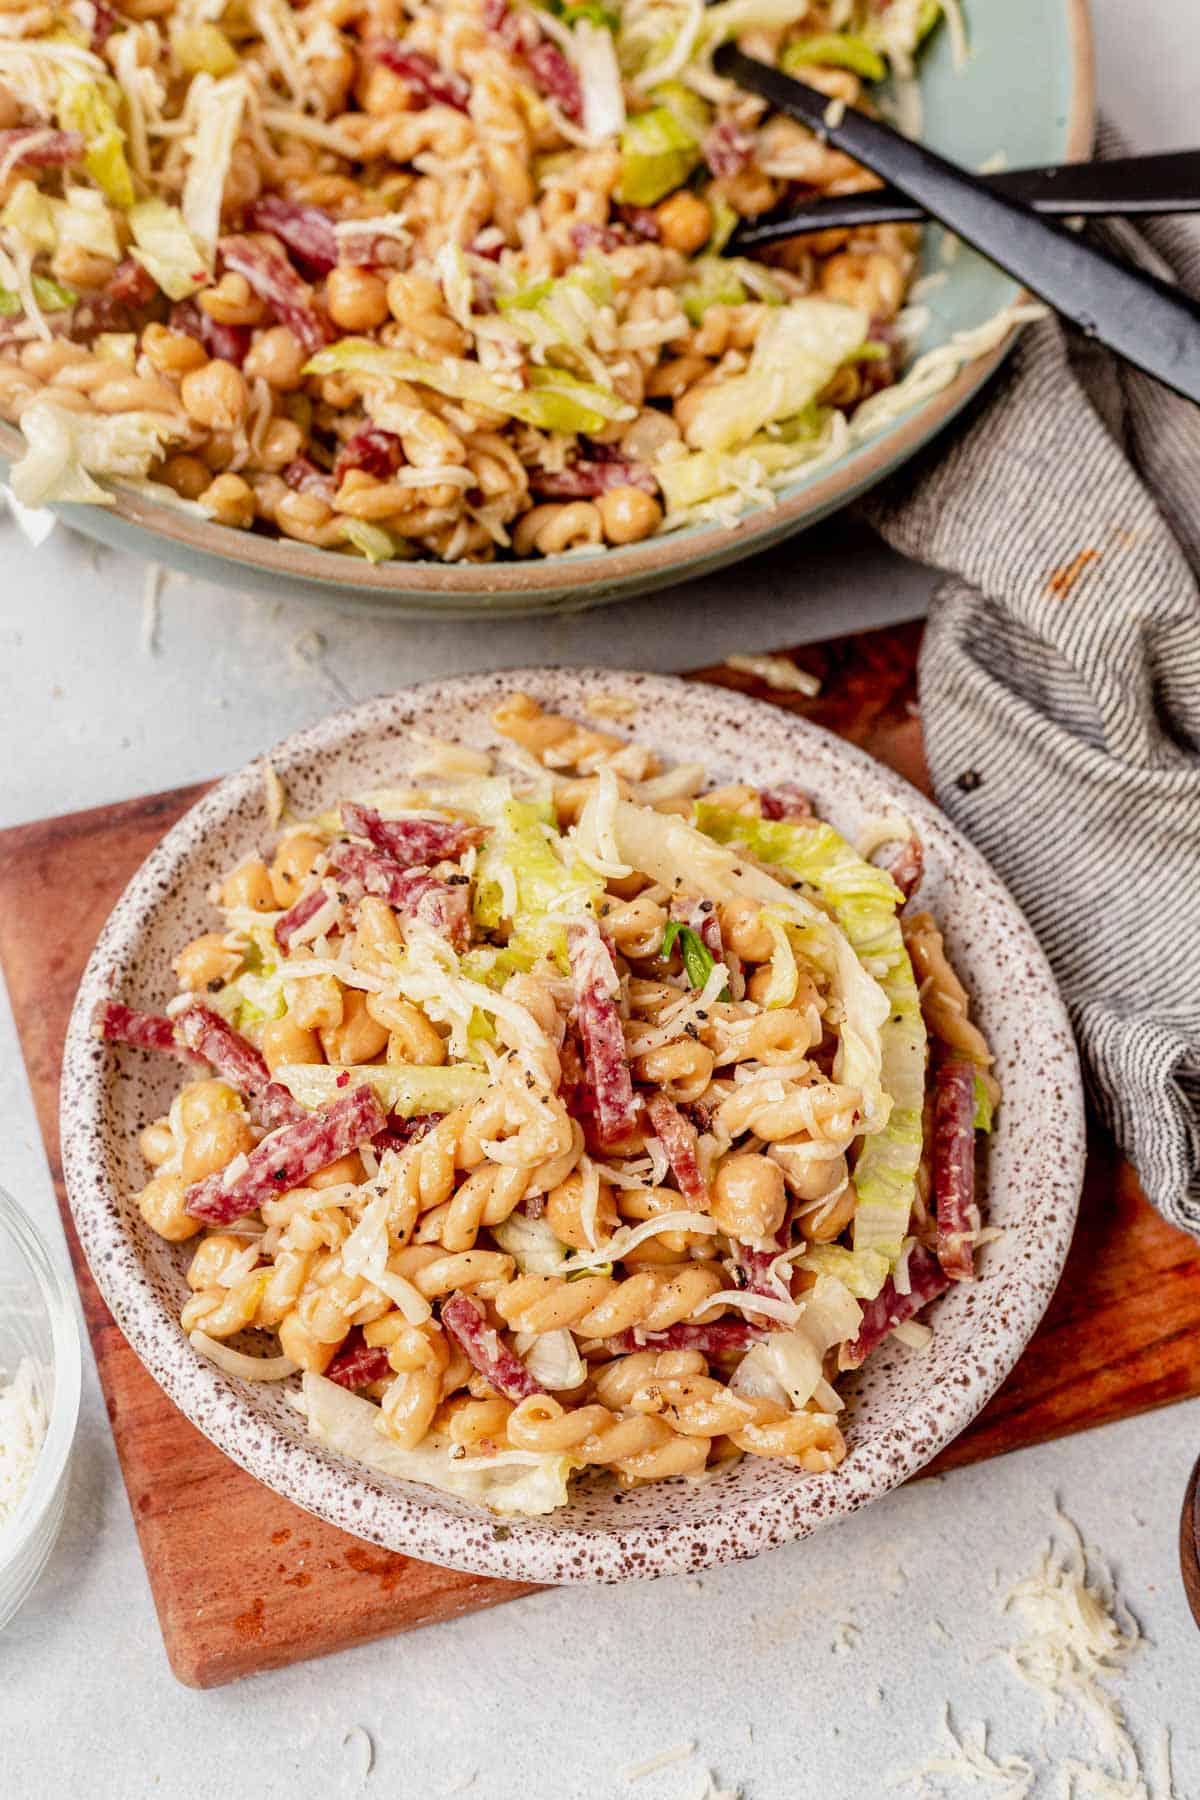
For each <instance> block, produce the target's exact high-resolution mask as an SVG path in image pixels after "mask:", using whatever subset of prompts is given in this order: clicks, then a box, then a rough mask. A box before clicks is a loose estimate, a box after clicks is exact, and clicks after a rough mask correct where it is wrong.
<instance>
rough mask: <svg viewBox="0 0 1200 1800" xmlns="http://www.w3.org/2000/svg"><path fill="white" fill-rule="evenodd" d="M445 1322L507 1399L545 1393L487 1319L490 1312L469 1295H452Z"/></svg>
mask: <svg viewBox="0 0 1200 1800" xmlns="http://www.w3.org/2000/svg"><path fill="white" fill-rule="evenodd" d="M442 1324H443V1325H444V1326H445V1328H446V1330H447V1331H448V1332H449V1333H450V1335H451V1337H453V1338H455V1339H456V1340H457V1341H458V1343H460V1344H461V1345H462V1347H463V1350H464V1351H465V1352H466V1355H467V1357H468V1359H469V1361H470V1362H471V1363H473V1364H474V1366H475V1368H477V1369H478V1370H479V1372H480V1374H481V1375H484V1376H486V1377H487V1379H488V1381H490V1382H491V1384H492V1386H493V1387H494V1388H495V1390H496V1392H497V1393H498V1394H503V1395H504V1397H505V1398H506V1399H507V1400H527V1399H528V1398H529V1396H530V1394H544V1393H545V1391H546V1390H545V1388H543V1387H541V1386H540V1385H539V1384H538V1383H537V1382H536V1381H535V1380H534V1378H533V1376H532V1375H531V1374H530V1373H529V1370H528V1369H527V1368H526V1367H525V1364H524V1363H523V1362H522V1361H521V1359H520V1357H519V1356H515V1355H514V1354H513V1352H512V1351H511V1350H510V1349H509V1347H508V1345H507V1344H506V1343H505V1342H504V1339H503V1338H502V1337H501V1336H500V1333H499V1332H498V1331H496V1330H495V1329H494V1327H493V1326H491V1325H489V1324H488V1322H487V1314H486V1313H485V1312H484V1310H483V1308H482V1307H481V1306H480V1304H479V1302H478V1301H477V1300H474V1299H473V1298H472V1297H471V1295H470V1294H464V1293H461V1292H459V1293H457V1294H452V1295H451V1297H450V1299H449V1300H447V1301H446V1302H445V1304H444V1305H443V1307H442Z"/></svg>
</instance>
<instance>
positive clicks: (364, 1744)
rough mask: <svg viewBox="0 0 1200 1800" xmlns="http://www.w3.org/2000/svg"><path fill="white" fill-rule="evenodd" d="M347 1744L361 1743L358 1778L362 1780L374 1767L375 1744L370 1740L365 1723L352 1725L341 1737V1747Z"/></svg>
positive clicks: (343, 1747) (364, 1779)
mask: <svg viewBox="0 0 1200 1800" xmlns="http://www.w3.org/2000/svg"><path fill="white" fill-rule="evenodd" d="M347 1744H355V1745H361V1751H360V1762H359V1768H358V1779H359V1781H360V1782H364V1781H366V1779H367V1776H368V1775H369V1774H370V1773H371V1770H372V1769H373V1768H374V1767H375V1746H374V1744H373V1743H372V1742H371V1734H370V1732H369V1731H368V1730H367V1728H366V1726H365V1725H352V1726H351V1727H350V1729H349V1731H348V1732H347V1733H346V1735H345V1737H344V1738H343V1739H342V1749H343V1750H344V1749H345V1748H346V1746H347Z"/></svg>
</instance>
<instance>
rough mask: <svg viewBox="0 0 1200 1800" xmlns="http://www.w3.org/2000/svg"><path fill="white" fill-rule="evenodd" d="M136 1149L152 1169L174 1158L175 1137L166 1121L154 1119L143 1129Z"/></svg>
mask: <svg viewBox="0 0 1200 1800" xmlns="http://www.w3.org/2000/svg"><path fill="white" fill-rule="evenodd" d="M138 1149H139V1150H140V1151H141V1153H142V1155H143V1156H144V1157H145V1159H146V1161H147V1162H148V1163H149V1164H150V1167H151V1168H152V1169H156V1168H157V1167H158V1165H159V1163H165V1162H167V1161H169V1160H170V1158H171V1157H172V1156H174V1154H175V1135H174V1133H173V1132H172V1130H171V1127H170V1125H169V1124H168V1123H167V1121H166V1119H155V1121H154V1123H153V1124H152V1125H147V1126H145V1127H144V1129H143V1130H142V1131H141V1132H140V1133H139V1136H138Z"/></svg>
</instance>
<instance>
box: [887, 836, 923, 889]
mask: <svg viewBox="0 0 1200 1800" xmlns="http://www.w3.org/2000/svg"><path fill="white" fill-rule="evenodd" d="M887 872H888V874H889V875H890V876H891V878H892V880H893V881H894V882H895V884H896V886H897V887H898V888H899V889H900V892H901V893H902V894H903V895H904V898H905V899H906V900H908V899H911V897H912V895H913V894H915V893H916V891H917V889H918V888H919V887H920V885H921V877H922V875H923V874H924V873H925V852H924V850H923V849H922V848H921V840H920V838H905V839H904V841H903V843H901V844H898V845H897V847H896V852H895V855H894V856H893V857H892V860H891V861H890V862H889V863H888V864H887Z"/></svg>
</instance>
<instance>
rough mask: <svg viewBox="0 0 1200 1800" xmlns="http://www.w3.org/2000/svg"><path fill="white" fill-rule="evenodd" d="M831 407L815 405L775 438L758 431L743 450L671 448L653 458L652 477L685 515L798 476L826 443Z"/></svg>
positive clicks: (669, 507)
mask: <svg viewBox="0 0 1200 1800" xmlns="http://www.w3.org/2000/svg"><path fill="white" fill-rule="evenodd" d="M828 418H829V412H828V409H827V408H824V407H819V406H816V405H811V406H809V407H807V408H806V409H805V411H804V412H802V413H799V414H797V416H796V417H795V418H794V419H789V420H787V421H786V424H785V425H784V426H783V427H782V428H781V429H780V428H776V435H773V436H770V437H768V436H767V435H766V434H765V433H763V432H760V433H759V434H758V435H757V436H756V437H753V438H751V440H750V442H749V443H748V444H744V445H743V446H742V448H741V449H740V450H691V451H688V450H684V449H683V448H682V446H681V445H679V444H668V445H667V446H666V448H665V449H664V450H663V451H662V452H661V453H660V454H659V456H658V457H656V459H655V463H654V476H655V480H656V481H657V482H658V485H659V487H660V488H661V489H662V492H663V497H664V499H665V500H666V503H667V510H668V511H669V512H673V513H676V512H683V511H685V510H686V509H687V508H688V507H690V506H699V505H701V504H702V503H703V502H704V501H705V500H714V499H716V498H717V496H718V495H720V494H728V493H747V492H753V491H754V489H756V488H758V487H761V486H762V484H763V483H764V482H766V481H769V480H771V479H772V478H773V477H778V476H780V475H786V474H789V473H791V472H792V471H793V470H795V471H797V472H799V470H801V469H802V468H803V467H804V465H805V463H808V462H811V461H812V460H813V458H814V457H815V456H817V455H819V454H820V452H821V450H822V448H823V445H824V443H825V442H826V424H827V421H828Z"/></svg>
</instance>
